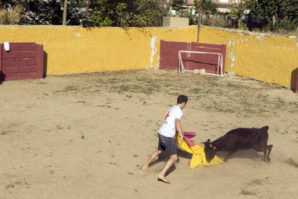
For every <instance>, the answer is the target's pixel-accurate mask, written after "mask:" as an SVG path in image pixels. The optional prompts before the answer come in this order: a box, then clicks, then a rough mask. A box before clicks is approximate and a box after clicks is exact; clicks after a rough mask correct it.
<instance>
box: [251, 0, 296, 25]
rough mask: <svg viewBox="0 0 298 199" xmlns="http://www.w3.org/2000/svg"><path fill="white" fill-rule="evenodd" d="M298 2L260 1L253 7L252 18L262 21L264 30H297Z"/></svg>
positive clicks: (281, 0) (285, 0)
mask: <svg viewBox="0 0 298 199" xmlns="http://www.w3.org/2000/svg"><path fill="white" fill-rule="evenodd" d="M297 11H298V0H258V1H256V2H255V3H254V4H252V6H251V13H250V14H251V16H256V17H258V18H259V19H260V20H261V23H262V28H265V29H267V30H276V29H277V28H285V29H289V30H291V29H292V30H293V29H296V28H297V23H298V19H297Z"/></svg>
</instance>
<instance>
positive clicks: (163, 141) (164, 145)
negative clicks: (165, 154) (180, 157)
mask: <svg viewBox="0 0 298 199" xmlns="http://www.w3.org/2000/svg"><path fill="white" fill-rule="evenodd" d="M166 149H167V150H168V151H169V154H170V155H175V154H177V146H176V142H175V140H174V138H171V137H165V136H163V135H160V134H159V133H158V150H162V151H165V150H166Z"/></svg>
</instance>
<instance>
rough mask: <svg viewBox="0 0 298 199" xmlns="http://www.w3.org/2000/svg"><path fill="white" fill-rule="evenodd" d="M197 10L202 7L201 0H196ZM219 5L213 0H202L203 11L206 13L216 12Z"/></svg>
mask: <svg viewBox="0 0 298 199" xmlns="http://www.w3.org/2000/svg"><path fill="white" fill-rule="evenodd" d="M194 3H195V7H196V10H199V9H200V0H194ZM216 8H217V5H216V4H215V3H213V2H212V0H202V11H203V12H204V13H206V12H208V11H209V12H211V14H214V13H216Z"/></svg>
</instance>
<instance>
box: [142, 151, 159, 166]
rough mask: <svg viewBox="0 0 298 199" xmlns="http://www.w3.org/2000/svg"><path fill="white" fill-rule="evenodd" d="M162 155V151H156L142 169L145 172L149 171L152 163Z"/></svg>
mask: <svg viewBox="0 0 298 199" xmlns="http://www.w3.org/2000/svg"><path fill="white" fill-rule="evenodd" d="M161 153H162V150H156V151H155V152H154V153H152V155H151V157H150V158H149V159H148V161H147V162H146V164H145V165H144V166H143V167H142V169H143V170H146V169H148V167H149V166H150V164H151V162H152V161H153V160H154V159H155V158H156V157H157V156H158V155H159V154H161Z"/></svg>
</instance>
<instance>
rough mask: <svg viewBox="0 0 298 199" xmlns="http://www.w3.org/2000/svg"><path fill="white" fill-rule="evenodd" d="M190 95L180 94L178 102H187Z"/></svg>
mask: <svg viewBox="0 0 298 199" xmlns="http://www.w3.org/2000/svg"><path fill="white" fill-rule="evenodd" d="M187 100H188V97H187V96H186V95H179V96H178V98H177V104H182V103H183V102H185V104H186V103H187Z"/></svg>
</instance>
